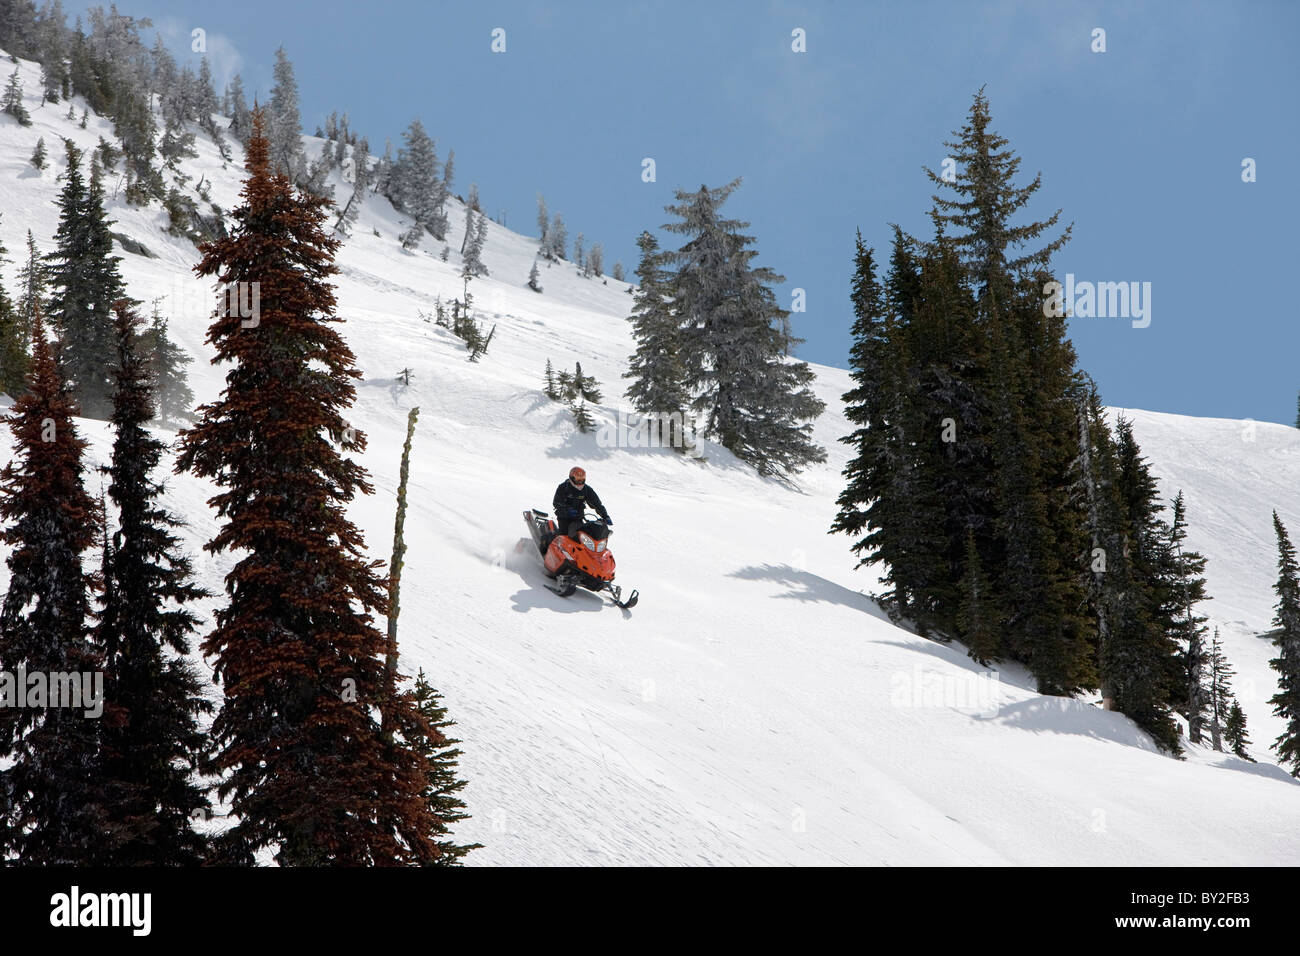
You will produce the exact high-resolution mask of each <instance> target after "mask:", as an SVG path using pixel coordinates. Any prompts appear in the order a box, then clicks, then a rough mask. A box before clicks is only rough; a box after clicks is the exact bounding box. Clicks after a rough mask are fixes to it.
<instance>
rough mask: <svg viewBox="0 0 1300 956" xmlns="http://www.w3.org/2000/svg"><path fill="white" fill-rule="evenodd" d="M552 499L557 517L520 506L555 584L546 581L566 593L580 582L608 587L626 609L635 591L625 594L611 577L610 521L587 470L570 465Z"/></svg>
mask: <svg viewBox="0 0 1300 956" xmlns="http://www.w3.org/2000/svg"><path fill="white" fill-rule="evenodd" d="M551 505H552V507H554V509H555V517H556V520H555V521H551V520H550V519H548V518H547V517H546V512H545V511H540V510H538V509H535V508H534V509H533V510H531V511H525V512H524V522H525V524H527V525H528V531H529V534H530V535H531V536H532V539H533V543H534V544H535V545H536V546H537V550H538V552H539V553H540V554H541V556H542V566H543V567H544V568H545V569H546V576H547V577H549V578H553V579H554V580H555V584H548V585H546V587H547V588H548V589H549V590H551V591H554V592H555V593H556V594H558V595H560V596H561V597H568V596H569V595H571V594H573V592H574V591H575V590H577V589H578V588H579V587H582V588H586V589H587V590H588V591H607V592H608V593H609V596H610V598H611V599H612V600H613V602H614V603H615V604H617V605H618V606H619V607H621V608H623V609H624V610H627V609H629V608H632V607H635V606H636V602H637V598H638V596H639V595H638V594H637V592H636V591H633V592H632V593H631V594H630V595H628V597H627V600H624V599H623V589H622V587H620V586H619V585H616V584H615V583H614V555H612V554H611V553H610V551H609V536H610V534H611V533H612V532H611V529H612V528H613V525H614V521H613V519H612V518H610V516H609V512H608V511H606V510H605V505H604V504H603V503H602V502H601V500H600V496H599V495H597V494H596V492H595V491H594V490H593V489H592V488H591V486H590V485H588V484H587V473H586V472H585V471H583V470H582V469H581V468H578V467H576V466H575V467H574V468H572V469H571V470H570V471H569V477H568V478H567V479H565V480H564V481H563V482H562V483H561V484H560V487H558V488H556V489H555V498H554V500H553V501H552V502H551ZM588 508H590V509H591V510H592V511H594V512H596V514H597V515H598V516H599V517H600V518H601V521H600V522H597V521H588V520H587V518H586V509H588ZM602 523H603V524H604V527H601V524H602ZM520 545H521V546H526V542H524V541H521V542H520Z"/></svg>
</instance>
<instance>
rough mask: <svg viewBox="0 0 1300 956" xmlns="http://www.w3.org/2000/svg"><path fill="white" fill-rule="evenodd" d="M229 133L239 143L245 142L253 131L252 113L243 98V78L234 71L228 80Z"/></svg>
mask: <svg viewBox="0 0 1300 956" xmlns="http://www.w3.org/2000/svg"><path fill="white" fill-rule="evenodd" d="M227 109H228V110H229V111H230V125H229V126H228V127H227V130H228V131H229V133H230V135H231V136H233V137H234V138H235V139H236V140H237V141H239V142H240V143H245V144H246V143H247V142H248V137H249V136H250V135H251V134H252V132H253V115H252V113H250V112H249V109H248V101H247V100H245V99H244V80H243V78H242V77H241V76H240V75H239V74H238V73H236V74H235V76H234V78H233V79H231V81H230V105H229V106H228V107H227Z"/></svg>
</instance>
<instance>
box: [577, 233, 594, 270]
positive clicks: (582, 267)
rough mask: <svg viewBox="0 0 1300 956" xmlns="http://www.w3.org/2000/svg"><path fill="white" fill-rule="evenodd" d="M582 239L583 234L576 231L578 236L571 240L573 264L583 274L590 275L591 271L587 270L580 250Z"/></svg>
mask: <svg viewBox="0 0 1300 956" xmlns="http://www.w3.org/2000/svg"><path fill="white" fill-rule="evenodd" d="M584 241H585V237H584V236H583V234H582V233H578V238H577V239H575V240H574V241H573V264H574V265H575V266H577V267H578V269H579V270H580V271H581V272H582V274H583V275H590V274H591V273H590V272H588V271H587V262H586V259H585V258H584V257H583V252H582V244H583V242H584Z"/></svg>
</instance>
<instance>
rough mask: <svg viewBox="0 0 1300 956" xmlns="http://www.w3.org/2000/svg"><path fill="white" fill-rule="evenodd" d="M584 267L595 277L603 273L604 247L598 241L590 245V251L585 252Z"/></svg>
mask: <svg viewBox="0 0 1300 956" xmlns="http://www.w3.org/2000/svg"><path fill="white" fill-rule="evenodd" d="M586 269H587V271H588V272H589V273H591V274H592V275H594V276H595V277H596V278H597V279H599V278H600V277H601V276H603V275H604V274H605V271H604V270H605V249H604V247H603V246H601V244H600V243H599V242H594V243H592V245H591V251H590V252H589V253H587V265H586Z"/></svg>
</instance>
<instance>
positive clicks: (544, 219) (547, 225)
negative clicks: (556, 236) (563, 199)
mask: <svg viewBox="0 0 1300 956" xmlns="http://www.w3.org/2000/svg"><path fill="white" fill-rule="evenodd" d="M550 231H551V221H550V219H549V218H548V214H547V212H546V200H545V199H543V198H542V194H541V193H538V194H537V235H538V248H537V254H538V255H540V256H542V257H543V258H550V248H551V246H550V243H549V241H548V234H549V233H550Z"/></svg>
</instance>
